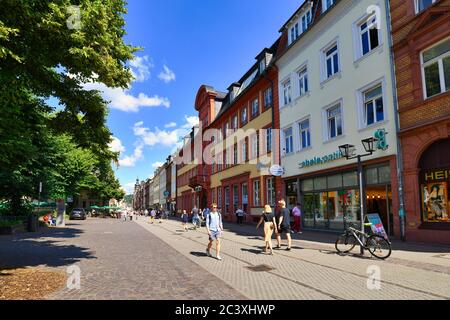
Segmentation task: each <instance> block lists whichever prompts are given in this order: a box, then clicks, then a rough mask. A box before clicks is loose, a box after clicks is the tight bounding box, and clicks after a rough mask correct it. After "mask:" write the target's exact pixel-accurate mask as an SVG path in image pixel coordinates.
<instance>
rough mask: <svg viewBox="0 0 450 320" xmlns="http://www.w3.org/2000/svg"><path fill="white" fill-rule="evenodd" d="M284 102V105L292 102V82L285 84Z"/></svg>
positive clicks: (288, 81)
mask: <svg viewBox="0 0 450 320" xmlns="http://www.w3.org/2000/svg"><path fill="white" fill-rule="evenodd" d="M283 102H284V105H288V104H290V103H291V102H292V97H291V80H287V81H285V82H283Z"/></svg>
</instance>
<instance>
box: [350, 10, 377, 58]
mask: <svg viewBox="0 0 450 320" xmlns="http://www.w3.org/2000/svg"><path fill="white" fill-rule="evenodd" d="M374 17H375V19H376V15H374V14H364V15H363V16H362V17H361V18H359V19H358V20H357V21H356V22H354V23H353V40H354V55H355V61H357V60H359V59H361V58H363V57H366V56H368V55H370V54H371V53H372V52H374V51H375V50H377V49H379V48H381V47H382V46H383V35H382V30H381V29H377V33H378V46H377V47H375V48H372V49H371V50H369V51H368V52H367V53H366V54H364V53H363V43H362V41H363V40H362V35H363V32H362V31H361V26H362V25H363V24H364V23H366V22H367V23H368V21H369V20H370V19H373V18H374ZM380 19H381V18H380ZM379 23H380V25H381V21H380V22H379ZM374 24H375V25H376V24H377V21H375V23H374ZM372 25H373V24H372ZM372 25H370V24H369V23H368V25H367V32H369V35H368V36H369V45H370V27H371V26H372Z"/></svg>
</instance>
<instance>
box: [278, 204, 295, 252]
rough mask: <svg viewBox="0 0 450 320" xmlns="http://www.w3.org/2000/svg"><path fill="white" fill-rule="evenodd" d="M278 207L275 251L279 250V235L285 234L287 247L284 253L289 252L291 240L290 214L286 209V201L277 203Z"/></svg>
mask: <svg viewBox="0 0 450 320" xmlns="http://www.w3.org/2000/svg"><path fill="white" fill-rule="evenodd" d="M278 206H279V208H280V210H279V213H278V219H277V233H276V235H277V241H278V246H277V247H276V248H277V249H281V234H283V233H284V234H286V239H287V242H288V247H287V248H286V251H291V247H292V238H291V214H290V212H289V209H287V208H286V201H284V200H280V201H278Z"/></svg>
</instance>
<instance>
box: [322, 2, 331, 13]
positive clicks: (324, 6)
mask: <svg viewBox="0 0 450 320" xmlns="http://www.w3.org/2000/svg"><path fill="white" fill-rule="evenodd" d="M333 4H334V0H322V12H325V11H327V10H328V9H329V8H330V7H331V6H332V5H333Z"/></svg>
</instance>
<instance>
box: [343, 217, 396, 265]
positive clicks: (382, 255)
mask: <svg viewBox="0 0 450 320" xmlns="http://www.w3.org/2000/svg"><path fill="white" fill-rule="evenodd" d="M344 220H345V222H346V228H345V233H344V234H342V235H341V236H339V238H338V239H337V240H336V243H335V247H336V250H337V252H338V253H349V252H350V251H352V250H353V248H354V247H355V246H356V245H357V244H358V243H359V245H360V246H362V247H363V248H364V249H366V250H368V251H369V252H370V254H371V255H373V256H374V257H376V258H378V259H381V260H385V259H387V258H389V257H390V255H391V253H392V248H391V243H390V241H388V240H387V239H386V238H384V237H383V236H381V235H379V234H374V233H370V234H367V233H365V232H362V231H360V230H358V229H356V228H355V227H354V225H353V224H352V223H351V222H350V223H347V218H344ZM371 225H372V224H370V223H369V224H365V226H371ZM360 236H361V237H362V241H361V239H360Z"/></svg>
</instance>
